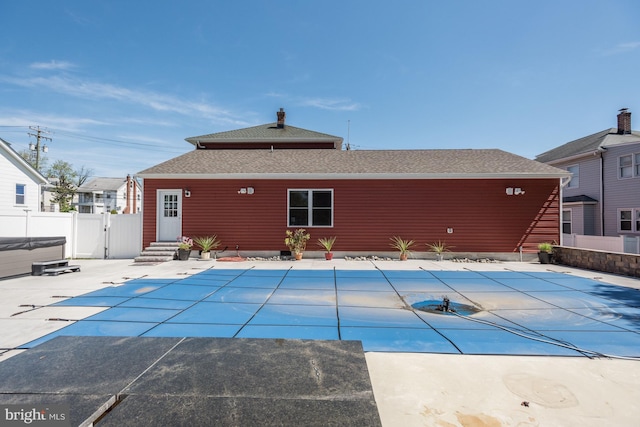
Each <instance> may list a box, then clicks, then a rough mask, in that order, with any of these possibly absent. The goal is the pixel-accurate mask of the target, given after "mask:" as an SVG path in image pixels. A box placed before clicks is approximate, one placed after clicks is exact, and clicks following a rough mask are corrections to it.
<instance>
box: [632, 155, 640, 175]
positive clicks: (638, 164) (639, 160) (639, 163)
mask: <svg viewBox="0 0 640 427" xmlns="http://www.w3.org/2000/svg"><path fill="white" fill-rule="evenodd" d="M633 161H634V163H635V173H636V176H640V153H636V154H634V155H633Z"/></svg>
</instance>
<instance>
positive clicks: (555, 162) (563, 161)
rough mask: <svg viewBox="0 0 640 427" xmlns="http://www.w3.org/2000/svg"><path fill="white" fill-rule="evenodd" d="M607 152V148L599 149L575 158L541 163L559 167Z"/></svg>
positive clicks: (563, 158)
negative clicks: (562, 164)
mask: <svg viewBox="0 0 640 427" xmlns="http://www.w3.org/2000/svg"><path fill="white" fill-rule="evenodd" d="M605 150H606V148H603V147H598V148H597V149H596V150H594V151H587V152H586V153H580V154H574V155H573V156H569V157H562V158H561V159H555V160H551V161H548V162H540V163H545V164H547V165H551V166H553V165H557V164H560V163H566V162H572V161H574V160H579V159H582V158H584V157H589V156H598V155H600V154H601V153H603V152H604V151H605ZM538 161H539V160H538Z"/></svg>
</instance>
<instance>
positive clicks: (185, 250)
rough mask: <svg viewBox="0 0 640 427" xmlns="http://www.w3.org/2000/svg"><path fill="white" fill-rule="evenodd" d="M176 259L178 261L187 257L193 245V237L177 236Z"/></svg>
mask: <svg viewBox="0 0 640 427" xmlns="http://www.w3.org/2000/svg"><path fill="white" fill-rule="evenodd" d="M178 242H179V243H180V244H179V245H178V259H179V260H180V261H186V260H188V259H189V255H191V247H192V246H193V239H191V238H189V237H187V236H182V237H178Z"/></svg>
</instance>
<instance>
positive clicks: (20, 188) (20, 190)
mask: <svg viewBox="0 0 640 427" xmlns="http://www.w3.org/2000/svg"><path fill="white" fill-rule="evenodd" d="M26 188H27V186H26V185H25V184H16V205H24V195H25V189H26Z"/></svg>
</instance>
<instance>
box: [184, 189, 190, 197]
mask: <svg viewBox="0 0 640 427" xmlns="http://www.w3.org/2000/svg"><path fill="white" fill-rule="evenodd" d="M184 197H191V191H189V189H188V188H185V190H184Z"/></svg>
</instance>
